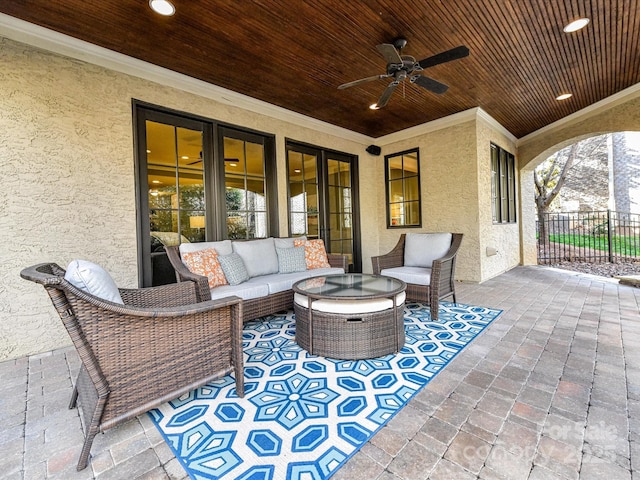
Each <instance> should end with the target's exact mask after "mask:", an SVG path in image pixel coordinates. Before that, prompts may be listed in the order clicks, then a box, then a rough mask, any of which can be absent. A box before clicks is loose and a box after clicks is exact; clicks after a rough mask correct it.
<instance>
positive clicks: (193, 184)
mask: <svg viewBox="0 0 640 480" xmlns="http://www.w3.org/2000/svg"><path fill="white" fill-rule="evenodd" d="M145 133H146V165H147V195H148V204H149V238H148V242H149V244H150V245H151V248H150V256H151V258H150V259H149V260H147V261H150V264H151V285H162V284H165V283H172V282H174V281H175V275H174V274H173V270H172V269H171V268H170V266H169V265H168V260H167V258H166V253H164V252H165V248H164V247H165V246H170V245H179V244H180V243H183V242H198V241H203V240H204V239H205V234H206V222H205V197H204V173H203V172H204V171H203V165H202V153H201V152H202V132H201V131H198V130H191V129H187V128H182V127H177V126H174V125H168V124H165V123H160V122H155V121H151V120H146V121H145Z"/></svg>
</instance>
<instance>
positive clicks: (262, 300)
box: [166, 239, 348, 322]
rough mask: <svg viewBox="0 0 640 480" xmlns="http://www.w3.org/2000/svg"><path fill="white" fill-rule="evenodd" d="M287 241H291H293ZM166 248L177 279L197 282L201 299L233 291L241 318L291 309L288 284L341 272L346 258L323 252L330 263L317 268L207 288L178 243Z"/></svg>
mask: <svg viewBox="0 0 640 480" xmlns="http://www.w3.org/2000/svg"><path fill="white" fill-rule="evenodd" d="M264 240H266V239H256V240H234V241H229V240H227V241H226V242H229V243H230V245H231V246H230V247H227V246H226V245H225V246H224V248H235V247H234V244H236V243H237V242H240V243H242V245H243V247H244V248H245V249H246V247H247V246H251V245H258V244H259V242H261V241H264ZM272 240H274V241H275V240H288V239H272ZM291 240H292V239H291ZM188 245H189V247H190V248H194V246H195V245H198V247H199V248H201V249H204V248H209V247H212V248H217V247H219V246H222V242H201V243H199V244H194V243H191V244H188ZM291 245H293V243H292V244H291ZM166 250H167V256H168V257H169V261H170V262H171V264H172V265H173V268H174V269H175V271H176V278H177V281H178V282H185V281H190V282H195V284H196V285H197V291H198V296H199V299H200V300H201V301H205V300H209V299H211V298H214V299H215V298H221V297H225V296H228V295H235V296H238V297H240V298H242V311H243V321H245V322H247V321H249V320H254V319H257V318H260V317H264V316H265V315H272V314H275V313H277V312H281V311H284V310H290V309H292V308H293V290H292V289H291V287H292V285H293V284H294V283H295V282H297V281H298V280H302V279H305V278H309V277H313V276H319V275H333V274H340V273H345V272H346V271H347V269H348V260H347V257H346V255H336V254H327V258H328V261H329V264H330V267H328V268H318V269H312V270H305V271H301V272H295V273H271V274H267V275H257V276H254V277H252V278H250V279H249V281H247V282H244V283H241V284H239V285H224V286H218V287H215V288H209V283H208V279H207V277H205V276H202V275H198V274H195V273H192V272H191V271H189V269H188V268H187V267H186V265H185V264H184V262H183V259H182V257H181V251H180V248H179V247H178V246H171V247H166Z"/></svg>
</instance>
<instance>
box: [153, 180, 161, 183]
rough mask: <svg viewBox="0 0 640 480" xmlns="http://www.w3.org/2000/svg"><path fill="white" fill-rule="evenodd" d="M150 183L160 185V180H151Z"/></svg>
mask: <svg viewBox="0 0 640 480" xmlns="http://www.w3.org/2000/svg"><path fill="white" fill-rule="evenodd" d="M151 183H161V182H160V180H151Z"/></svg>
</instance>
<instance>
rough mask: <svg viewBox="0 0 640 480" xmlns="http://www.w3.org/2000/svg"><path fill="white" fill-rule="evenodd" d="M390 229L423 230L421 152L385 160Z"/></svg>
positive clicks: (397, 155) (402, 154)
mask: <svg viewBox="0 0 640 480" xmlns="http://www.w3.org/2000/svg"><path fill="white" fill-rule="evenodd" d="M384 164H385V180H386V191H387V228H394V227H420V226H421V225H422V213H421V207H420V156H419V154H418V149H415V150H408V151H406V152H401V153H394V154H392V155H387V156H385V157H384Z"/></svg>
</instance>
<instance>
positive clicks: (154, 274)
mask: <svg viewBox="0 0 640 480" xmlns="http://www.w3.org/2000/svg"><path fill="white" fill-rule="evenodd" d="M135 107H136V108H135V110H134V111H135V122H136V152H137V154H136V163H137V171H138V178H137V197H138V239H139V241H138V264H139V265H140V271H139V284H140V286H145V287H146V286H155V285H162V284H166V283H172V282H175V272H174V270H173V267H172V266H171V264H170V263H169V260H168V258H167V254H166V251H165V247H167V246H172V245H179V244H181V243H186V242H203V241H212V240H221V239H224V238H232V239H237V238H260V237H268V236H272V235H274V234H276V233H275V232H278V214H277V213H278V212H277V200H276V199H277V190H276V184H277V181H276V176H275V175H276V171H275V153H274V148H273V145H274V141H273V137H272V136H270V135H265V134H260V133H259V132H250V131H246V130H242V129H239V128H235V127H232V126H227V125H220V124H218V123H216V122H214V121H211V120H207V119H201V118H197V117H192V116H187V115H183V114H179V113H174V112H169V111H163V110H159V109H158V108H155V107H147V106H144V105H142V104H141V103H140V104H135Z"/></svg>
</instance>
